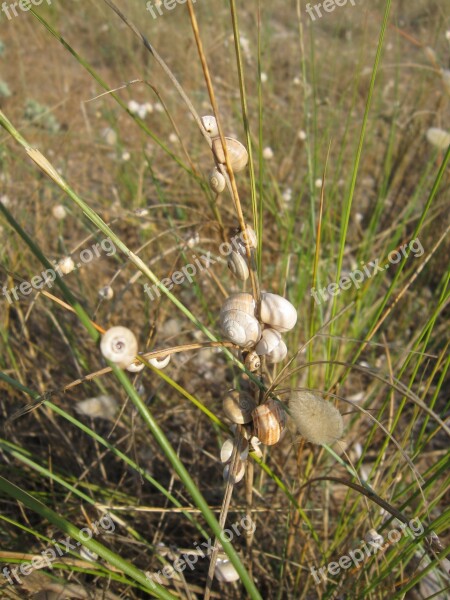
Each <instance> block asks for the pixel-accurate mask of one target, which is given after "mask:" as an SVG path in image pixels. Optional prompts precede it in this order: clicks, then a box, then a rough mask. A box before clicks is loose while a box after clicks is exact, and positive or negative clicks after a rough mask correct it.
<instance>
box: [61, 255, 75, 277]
mask: <svg viewBox="0 0 450 600" xmlns="http://www.w3.org/2000/svg"><path fill="white" fill-rule="evenodd" d="M58 265H59V269H60V271H61V273H63V274H64V275H68V274H69V273H72V271H73V270H74V269H75V263H74V262H73V259H72V258H71V257H70V256H65V257H64V258H62V259H61V260H60V261H59V263H58Z"/></svg>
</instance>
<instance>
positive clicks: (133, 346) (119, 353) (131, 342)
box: [100, 325, 138, 369]
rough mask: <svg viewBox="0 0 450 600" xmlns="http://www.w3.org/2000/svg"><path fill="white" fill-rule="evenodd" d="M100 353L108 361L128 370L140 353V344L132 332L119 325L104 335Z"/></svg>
mask: <svg viewBox="0 0 450 600" xmlns="http://www.w3.org/2000/svg"><path fill="white" fill-rule="evenodd" d="M100 351H101V353H102V354H103V356H104V357H105V358H106V359H107V360H109V361H111V362H112V363H114V364H116V365H117V366H118V367H120V368H121V369H126V368H127V367H129V366H130V365H131V363H132V362H134V358H135V356H136V355H137V353H138V343H137V340H136V337H135V335H134V333H133V332H132V331H130V330H129V329H127V328H126V327H121V326H120V325H119V326H117V327H111V329H108V331H106V332H105V333H104V335H103V336H102V339H101V342H100Z"/></svg>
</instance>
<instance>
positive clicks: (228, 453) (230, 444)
mask: <svg viewBox="0 0 450 600" xmlns="http://www.w3.org/2000/svg"><path fill="white" fill-rule="evenodd" d="M235 444H236V441H235V440H232V439H231V438H228V439H227V440H225V442H224V443H223V445H222V448H221V449H220V461H221V462H222V463H225V464H226V463H228V462H230V460H231V457H232V455H233V450H234V446H235ZM239 452H240V454H239V458H240V460H247V458H248V452H249V447H248V442H247V440H245V439H243V438H241V442H240V444H239Z"/></svg>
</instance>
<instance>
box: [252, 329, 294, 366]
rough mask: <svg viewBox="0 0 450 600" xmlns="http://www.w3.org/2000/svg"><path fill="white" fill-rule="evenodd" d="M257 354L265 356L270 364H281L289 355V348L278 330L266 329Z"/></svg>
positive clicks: (258, 345) (256, 348)
mask: <svg viewBox="0 0 450 600" xmlns="http://www.w3.org/2000/svg"><path fill="white" fill-rule="evenodd" d="M255 352H256V353H257V354H259V355H260V356H265V357H266V360H267V362H268V363H278V362H281V361H282V360H283V359H284V358H285V357H286V355H287V346H286V344H285V343H284V341H283V340H282V339H281V334H280V333H279V332H278V331H277V330H276V329H270V328H269V329H264V331H263V332H262V335H261V339H260V340H259V342H258V343H257V344H256V347H255Z"/></svg>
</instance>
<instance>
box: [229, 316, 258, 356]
mask: <svg viewBox="0 0 450 600" xmlns="http://www.w3.org/2000/svg"><path fill="white" fill-rule="evenodd" d="M220 325H221V327H222V331H223V334H224V336H225V337H226V338H227V339H229V340H230V342H233V344H236V345H237V346H241V348H251V347H252V346H254V345H255V344H256V342H257V341H258V340H259V338H260V337H261V325H260V324H259V322H258V320H257V319H256V317H252V315H249V314H247V313H245V312H242V311H240V310H229V311H227V312H226V313H225V314H224V315H223V316H222V318H221V322H220Z"/></svg>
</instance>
